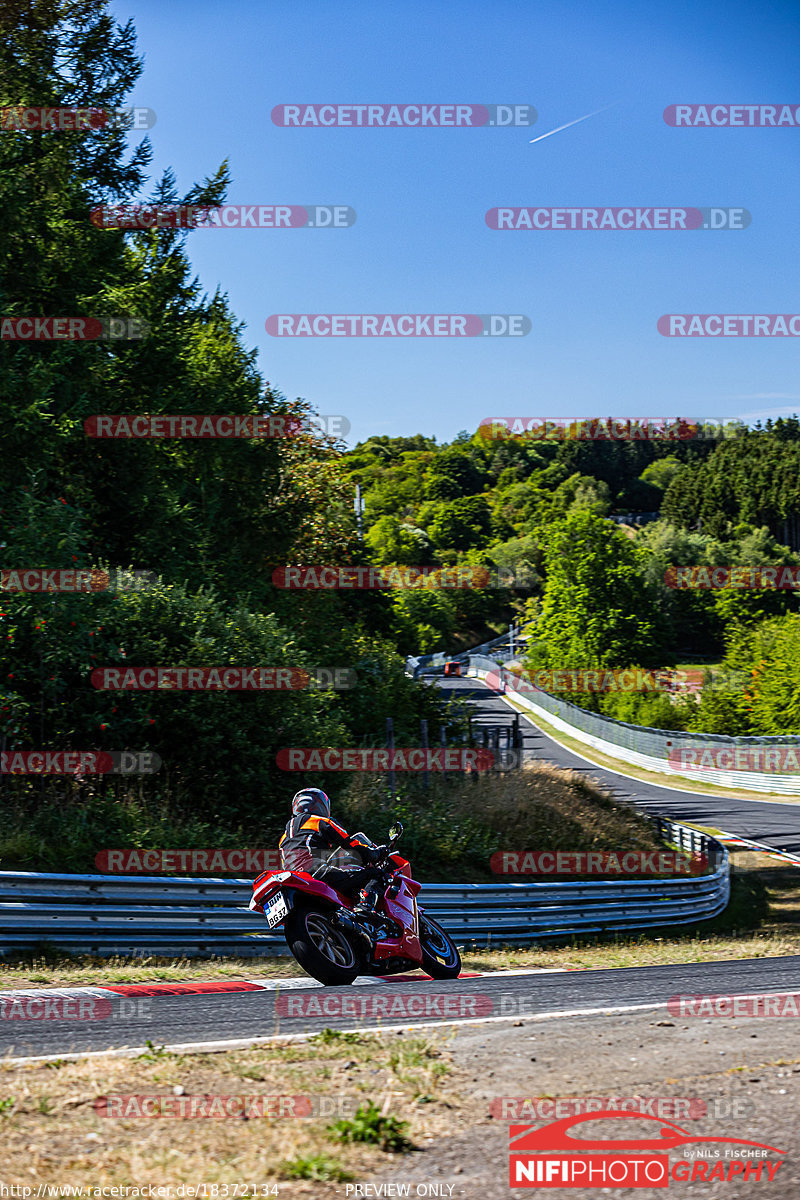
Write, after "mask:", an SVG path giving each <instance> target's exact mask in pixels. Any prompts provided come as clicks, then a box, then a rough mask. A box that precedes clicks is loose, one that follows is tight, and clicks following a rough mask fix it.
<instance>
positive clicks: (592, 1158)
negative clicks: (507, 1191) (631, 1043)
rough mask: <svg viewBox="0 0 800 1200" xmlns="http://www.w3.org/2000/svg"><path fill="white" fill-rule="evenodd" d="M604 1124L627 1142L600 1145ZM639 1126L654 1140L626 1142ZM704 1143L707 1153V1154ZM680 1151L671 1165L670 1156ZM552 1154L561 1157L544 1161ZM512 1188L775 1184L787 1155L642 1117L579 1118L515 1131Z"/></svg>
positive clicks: (614, 1114)
mask: <svg viewBox="0 0 800 1200" xmlns="http://www.w3.org/2000/svg"><path fill="white" fill-rule="evenodd" d="M598 1121H621V1122H623V1124H622V1125H621V1126H619V1129H620V1132H621V1133H623V1136H622V1137H621V1138H602V1137H600V1136H599V1131H598V1128H597V1122H598ZM631 1121H633V1122H634V1123H635V1126H636V1127H638V1128H641V1123H642V1122H646V1123H648V1124H647V1125H645V1128H646V1129H647V1128H648V1127H649V1128H650V1129H651V1130H652V1136H635V1135H634V1136H628V1137H626V1136H624V1135H625V1134H627V1133H628V1132H629V1128H626V1126H625V1123H626V1122H631ZM578 1125H584V1126H585V1130H584V1131H583V1133H582V1135H580V1134H573V1133H572V1129H573V1127H574V1126H578ZM701 1143H706V1145H705V1146H704V1147H703V1148H702V1149H701V1148H700V1145H701ZM678 1149H680V1151H681V1157H678V1158H677V1159H676V1161H675V1162H670V1158H669V1154H668V1153H663V1152H664V1151H670V1150H678ZM543 1151H554V1152H555V1153H543ZM509 1153H510V1156H511V1158H510V1167H509V1185H510V1187H512V1188H519V1187H540V1188H546V1187H551V1188H555V1187H574V1188H585V1187H595V1188H623V1187H632V1188H637V1187H638V1188H656V1187H664V1188H665V1187H669V1185H670V1180H674V1181H675V1182H676V1183H687V1182H688V1183H695V1182H702V1183H713V1182H715V1181H716V1180H723V1181H725V1182H727V1183H731V1182H733V1181H734V1180H738V1179H741V1180H745V1181H746V1182H748V1183H751V1182H752V1183H770V1182H772V1180H773V1179H774V1178H775V1176H776V1175H777V1173H778V1171H779V1170H780V1168H781V1166H782V1165H783V1162H784V1159H783V1158H779V1159H774V1158H772V1157H770V1156H772V1155H783V1154H785V1153H786V1151H785V1150H778V1148H777V1147H776V1146H769V1145H766V1144H765V1143H763V1142H753V1141H748V1140H746V1139H744V1138H731V1137H723V1136H720V1135H718V1134H708V1133H706V1134H702V1133H701V1134H693V1133H689V1132H688V1131H687V1130H686V1129H682V1128H681V1127H680V1125H675V1124H673V1123H672V1122H671V1121H665V1120H663V1119H661V1118H659V1117H650V1116H647V1115H646V1114H644V1113H636V1112H620V1111H619V1110H611V1109H607V1110H605V1111H602V1112H594V1113H579V1114H577V1115H576V1116H570V1117H564V1118H563V1119H562V1120H560V1121H552V1122H551V1123H550V1124H548V1125H545V1126H543V1127H541V1128H538V1127H537V1126H535V1125H511V1126H510V1127H509Z"/></svg>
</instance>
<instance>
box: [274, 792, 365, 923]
mask: <svg viewBox="0 0 800 1200" xmlns="http://www.w3.org/2000/svg"><path fill="white" fill-rule="evenodd" d="M363 838H364V834H360V833H354V834H352V835H351V834H348V833H347V831H346V830H344V829H342V827H341V825H337V824H336V822H335V821H332V820H331V802H330V800H329V799H328V797H327V796H326V794H325V792H323V791H321V790H320V789H319V788H304V789H303V790H302V791H301V792H297V793H296V794H295V796H294V797H293V799H292V815H291V817H290V819H289V821H287V823H286V830H285V832H284V834H283V837H282V838H281V840H280V842H279V847H280V852H281V865H282V867H283V868H284V869H285V870H287V871H307V872H308V873H309V874H310V875H313V876H314V878H315V879H321V880H323V882H325V883H327V884H329V885H330V886H331V887H334V888H336V890H337V892H342V893H343V894H344V895H345V896H354V895H355V893H356V892H358V893H359V894H358V904H357V905H356V906H355V911H356V912H357V913H362V914H364V915H370V914H374V913H375V910H376V908H377V906H378V902H379V900H380V898H381V888H380V882H379V881H380V880H381V879H382V878H383V872H382V871H381V870H380V869H379V868H378V867H376V866H375V865H374V864H375V863H377V862H379V861H380V860H381V859H382V858H383V856H384V855H385V853H386V850H387V847H386V846H375V847H372V846H368V845H367V844H366V842H365V841H364V840H363ZM345 847H347V848H349V849H353V850H355V851H356V852H357V853H358V854H359V855H360V856H361V857H362V858H363V859H364V860H366V863H367V865H366V866H363V867H349V868H347V867H334V866H329V865H328V864H327V863H326V861H325V860H326V859H327V858H328V857H329V856H330V851H331V850H332V849H337V848H340V849H343V848H345Z"/></svg>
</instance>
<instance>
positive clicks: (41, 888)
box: [0, 821, 730, 957]
mask: <svg viewBox="0 0 800 1200" xmlns="http://www.w3.org/2000/svg"><path fill="white" fill-rule="evenodd" d="M659 831H660V833H661V836H662V838H663V839H664V840H665V841H669V842H673V843H675V844H677V845H679V846H680V847H681V848H682V849H687V850H691V851H694V852H697V853H701V854H705V855H707V857H708V860H709V864H710V867H711V870H710V872H709V874H707V875H701V876H689V877H685V878H676V879H668V880H664V879H658V880H625V881H617V880H613V881H603V882H600V883H595V882H581V881H576V882H574V883H488V884H486V883H463V884H461V883H429V884H424V885H423V888H422V892H421V893H420V901H421V903H422V904H423V905H424V907H425V908H426V910H427V911H428V912H429V913H430V914H431V916H432V917H435V918H436V920H437V921H440V922H441V923H442V924H443V925H444V926H445V928H446V929H447V930H448V932H449V933H450V934H451V935H452V936H453V937H454V938H455V940H456V941H457V942H458V943H459V945H465V944H470V945H483V946H485V945H488V944H490V943H494V944H497V943H500V944H502V943H503V942H504V941H511V942H513V943H514V944H515V945H525V944H530V943H531V942H536V941H539V940H540V939H542V938H546V937H557V936H560V935H563V934H570V933H598V932H605V931H606V930H625V929H642V928H647V927H648V926H649V927H653V926H660V925H678V924H693V923H694V922H696V921H698V920H702V919H707V918H709V917H713V916H716V914H717V913H720V912H722V910H723V909H724V908H725V906H726V904H727V903H728V897H729V894H730V869H729V862H728V853H727V851H726V850H725V848H724V846H722V845H721V844H720V843H719V842H717V841H715V839H714V838H711V837H708V836H706V835H705V834H701V833H699V832H698V831H697V830H694V829H688V828H687V827H686V826H682V825H678V824H676V823H675V822H672V821H661V822H659ZM251 894H252V881H251V880H249V879H196V878H193V879H188V878H187V879H180V878H164V877H163V876H136V877H132V876H114V875H60V874H39V873H37V872H28V871H0V953H7V952H8V951H11V950H31V949H35V948H36V946H37V944H39V943H42V942H47V943H48V944H50V945H52V946H56V947H58V948H60V949H64V950H69V951H72V952H75V953H93V954H100V955H110V954H125V955H141V954H164V955H178V956H181V957H183V956H186V957H203V956H206V955H215V954H235V955H239V956H242V957H249V956H254V955H265V954H270V955H275V954H286V953H288V950H287V947H286V943H285V941H284V939H283V935H282V934H274V933H269V932H268V931H266V925H265V923H264V918H263V917H262V916H261V915H260V914H258V913H252V912H250V911H249V910H248V908H247V904H248V902H249V899H250V896H251Z"/></svg>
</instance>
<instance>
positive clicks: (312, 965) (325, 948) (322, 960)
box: [284, 907, 361, 986]
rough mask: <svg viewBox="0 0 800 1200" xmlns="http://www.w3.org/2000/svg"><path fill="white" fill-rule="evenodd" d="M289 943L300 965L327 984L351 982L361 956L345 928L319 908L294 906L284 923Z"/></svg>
mask: <svg viewBox="0 0 800 1200" xmlns="http://www.w3.org/2000/svg"><path fill="white" fill-rule="evenodd" d="M284 933H285V935H286V942H287V944H288V946H289V949H290V950H291V952H292V954H293V955H294V956H295V958H296V959H297V961H298V962H299V963H300V966H301V967H302V968H303V970H304V971H306V972H307V973H308V974H309V975H310V976H311V977H312V979H316V980H318V981H319V982H320V983H324V984H325V985H326V986H332V985H335V984H340V985H341V984H348V983H352V982H353V980H354V979H355V978H356V976H357V975H358V974H359V973H360V968H361V963H360V960H359V955H358V953H357V951H356V949H355V947H354V946H353V944H352V942H351V941H350V939H349V938H348V936H347V934H346V933H345V932H344V930H342V929H337V927H336V926H335V925H334V924H333V922H332V920H331V918H330V916H329V915H328V913H327V912H324V911H322V910H320V909H318V908H302V907H299V908H293V909H292V911H291V912H290V913H289V915H288V917H287V918H286V921H285V922H284Z"/></svg>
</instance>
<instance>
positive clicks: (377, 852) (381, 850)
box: [368, 846, 389, 863]
mask: <svg viewBox="0 0 800 1200" xmlns="http://www.w3.org/2000/svg"><path fill="white" fill-rule="evenodd" d="M388 850H389V847H388V846H375V847H374V848H373V849H371V850H369V851H368V854H369V858H370V860H371V862H373V863H379V862H380V861H381V860H382V859H384V858H385V857H386V854H387V852H388Z"/></svg>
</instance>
